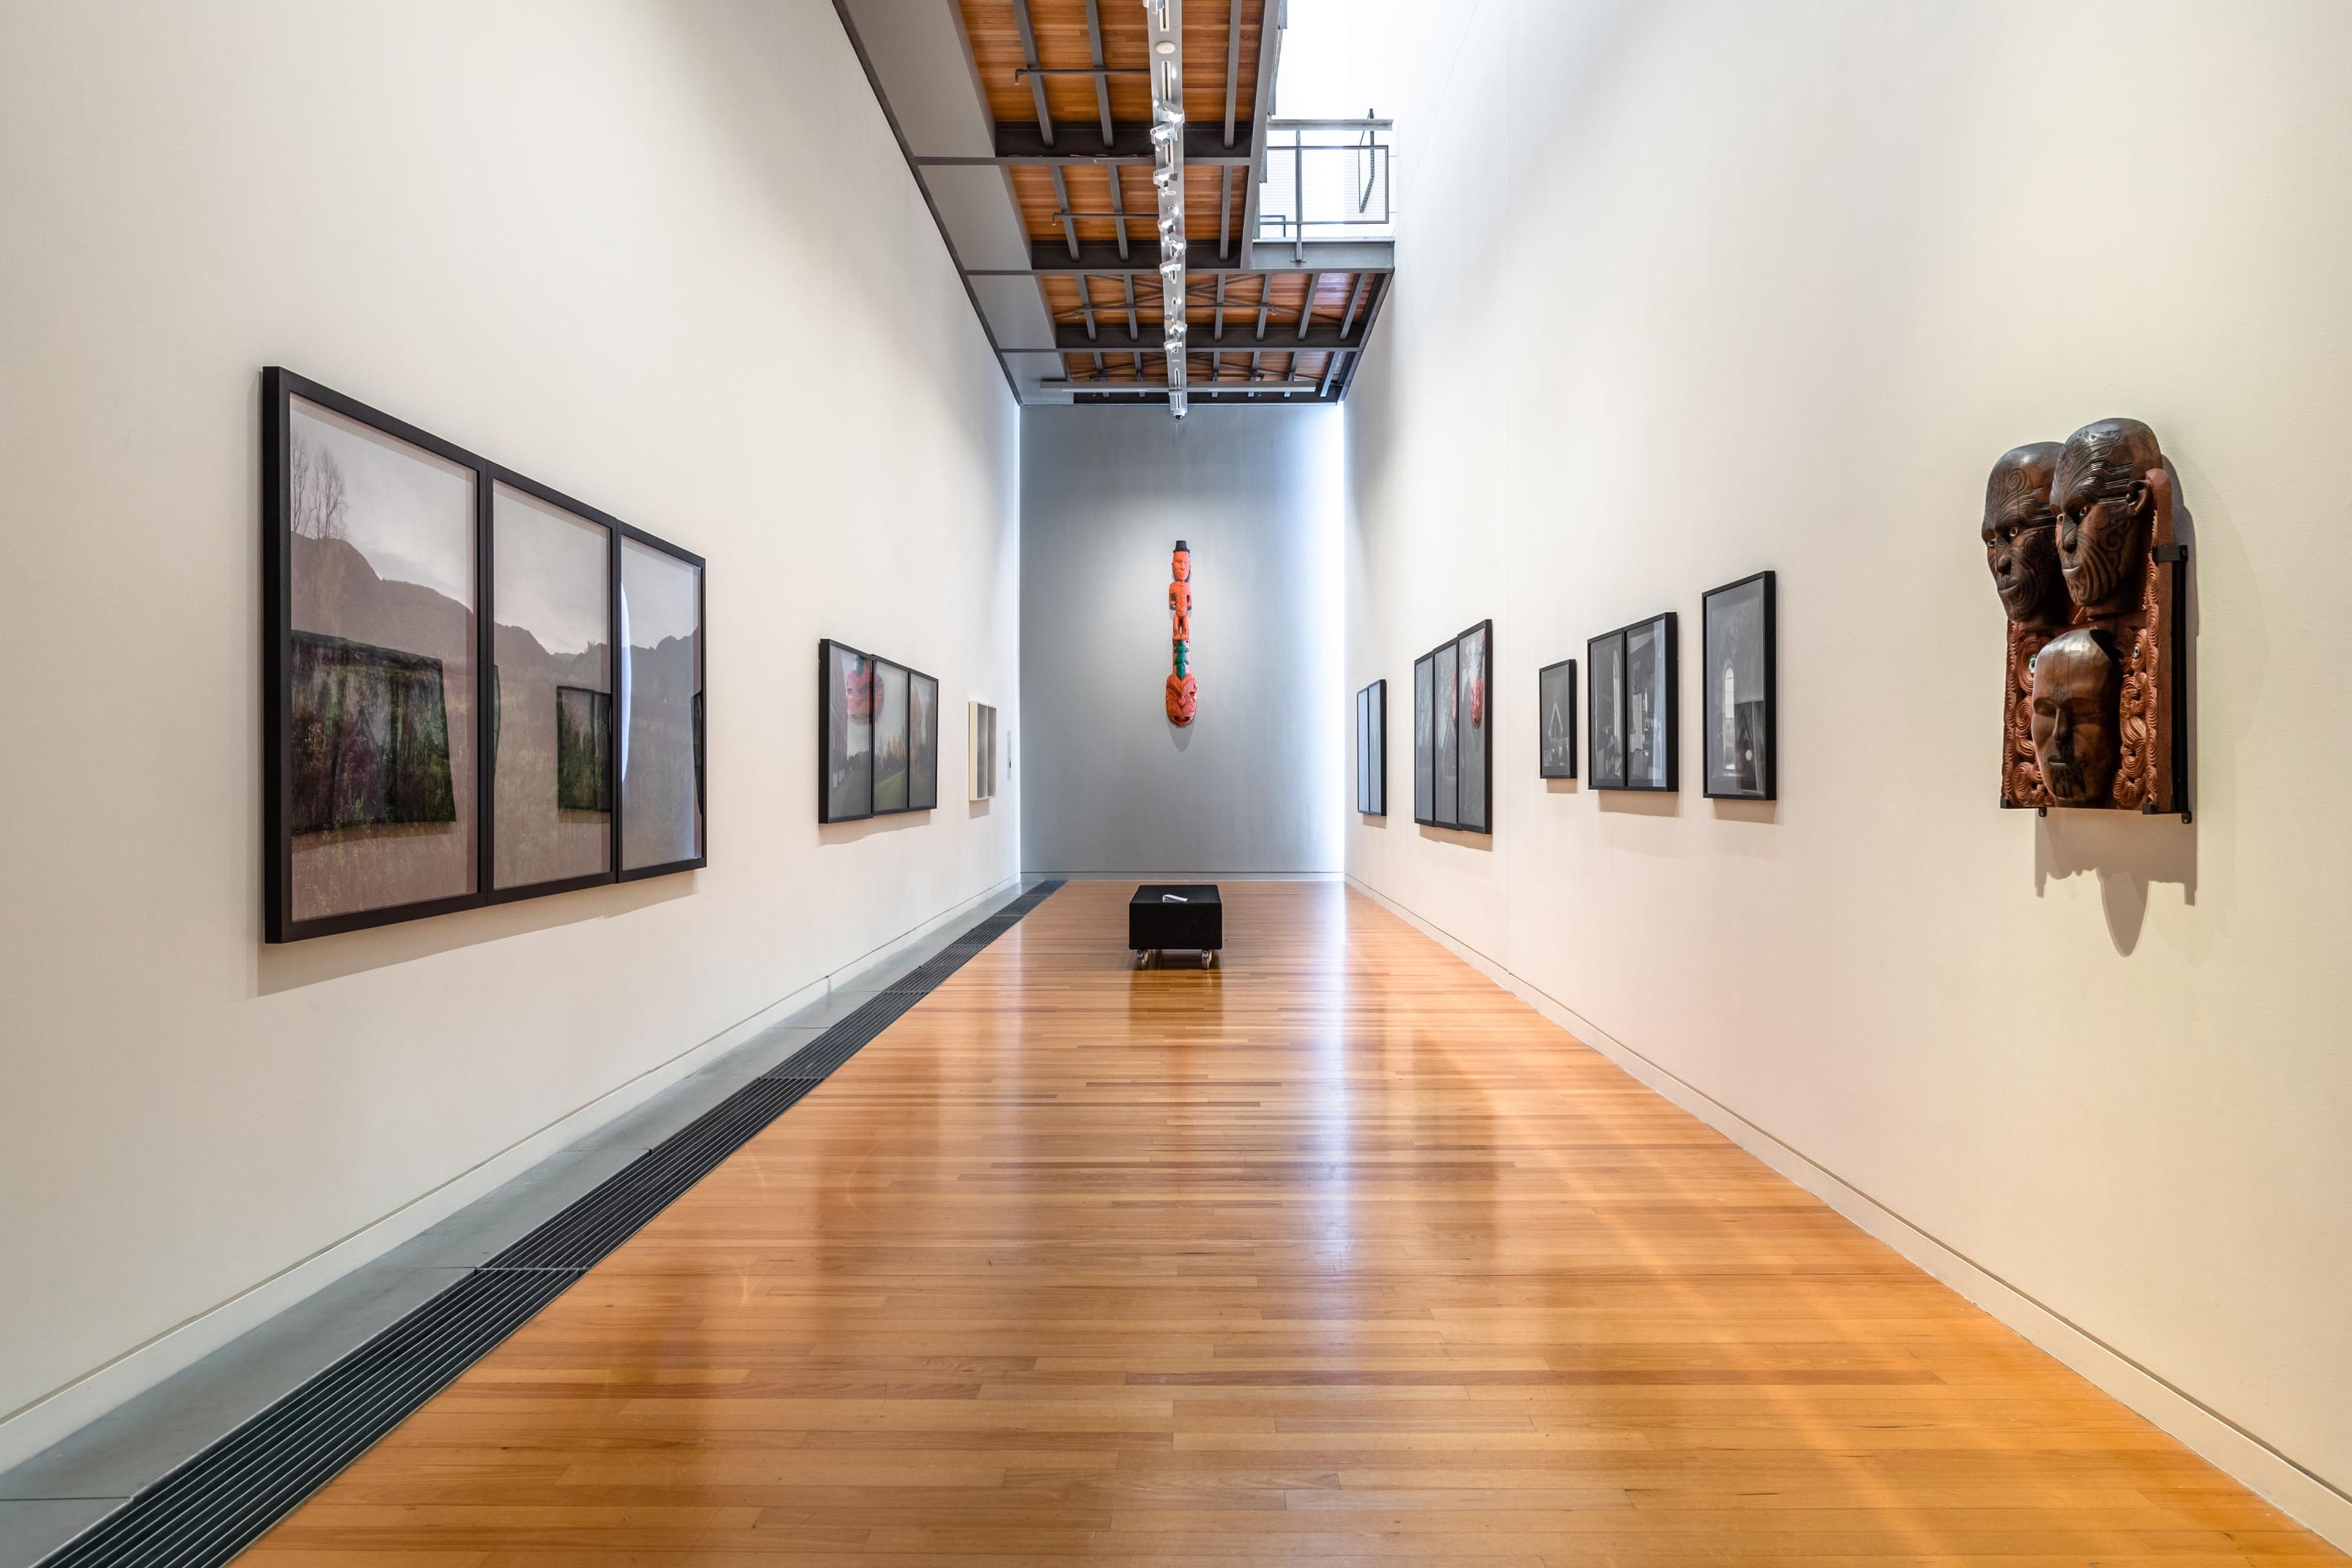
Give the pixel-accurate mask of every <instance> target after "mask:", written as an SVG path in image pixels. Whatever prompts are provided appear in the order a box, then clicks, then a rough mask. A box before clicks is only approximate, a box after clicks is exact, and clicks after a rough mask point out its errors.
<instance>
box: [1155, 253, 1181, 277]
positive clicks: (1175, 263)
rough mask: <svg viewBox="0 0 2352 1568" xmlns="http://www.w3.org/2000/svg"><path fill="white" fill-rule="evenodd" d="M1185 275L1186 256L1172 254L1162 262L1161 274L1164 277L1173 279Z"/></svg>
mask: <svg viewBox="0 0 2352 1568" xmlns="http://www.w3.org/2000/svg"><path fill="white" fill-rule="evenodd" d="M1183 275H1184V258H1182V257H1181V256H1171V257H1170V258H1168V259H1167V260H1165V261H1163V262H1161V263H1160V276H1161V277H1162V278H1166V279H1177V278H1181V277H1182V276H1183Z"/></svg>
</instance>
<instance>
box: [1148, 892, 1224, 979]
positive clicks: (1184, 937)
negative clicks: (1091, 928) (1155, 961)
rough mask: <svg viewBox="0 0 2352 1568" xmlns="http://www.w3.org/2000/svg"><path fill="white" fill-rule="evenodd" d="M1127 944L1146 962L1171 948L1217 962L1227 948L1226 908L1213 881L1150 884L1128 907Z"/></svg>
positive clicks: (1208, 961) (1202, 959) (1205, 961)
mask: <svg viewBox="0 0 2352 1568" xmlns="http://www.w3.org/2000/svg"><path fill="white" fill-rule="evenodd" d="M1127 945H1128V946H1129V948H1132V949H1133V950H1134V951H1135V952H1136V954H1137V955H1138V956H1139V958H1141V959H1143V960H1144V961H1145V962H1150V959H1152V958H1154V957H1156V956H1158V955H1159V954H1160V953H1161V952H1167V951H1169V950H1170V949H1179V950H1192V951H1195V952H1199V953H1200V955H1201V962H1202V963H1204V964H1208V963H1216V962H1217V950H1218V949H1219V948H1221V947H1223V946H1224V945H1225V906H1224V905H1223V903H1222V902H1220V901H1219V900H1218V898H1217V889H1216V885H1215V884H1214V883H1213V882H1187V883H1171V882H1148V883H1146V884H1144V885H1143V886H1142V887H1140V888H1138V889H1135V897H1134V898H1132V899H1130V900H1128V905H1127Z"/></svg>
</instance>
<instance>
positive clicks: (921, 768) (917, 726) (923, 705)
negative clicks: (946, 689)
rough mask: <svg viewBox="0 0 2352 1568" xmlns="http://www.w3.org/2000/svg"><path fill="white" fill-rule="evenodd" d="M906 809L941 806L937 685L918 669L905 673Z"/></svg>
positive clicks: (921, 809) (938, 691)
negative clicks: (906, 738)
mask: <svg viewBox="0 0 2352 1568" xmlns="http://www.w3.org/2000/svg"><path fill="white" fill-rule="evenodd" d="M907 731H908V741H907V748H908V773H907V809H908V810H909V811H930V810H933V809H934V808H936V807H937V806H938V805H939V804H940V682H939V678H938V677H937V676H933V675H925V674H924V673H923V672H922V671H921V670H919V669H910V670H908V672H907Z"/></svg>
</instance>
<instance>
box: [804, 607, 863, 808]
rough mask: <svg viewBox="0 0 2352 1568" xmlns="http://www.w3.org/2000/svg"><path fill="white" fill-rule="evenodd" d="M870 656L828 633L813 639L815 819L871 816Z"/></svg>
mask: <svg viewBox="0 0 2352 1568" xmlns="http://www.w3.org/2000/svg"><path fill="white" fill-rule="evenodd" d="M875 662H876V661H875V660H874V658H872V657H871V656H870V655H868V654H865V653H862V652H860V651H859V650H857V649H856V648H854V647H850V646H849V645H848V644H847V643H839V642H835V641H834V640H832V639H831V638H830V637H828V638H826V639H825V640H824V641H823V642H821V643H819V644H817V648H816V679H817V705H816V707H817V725H818V729H819V735H818V739H817V769H818V772H817V795H816V819H817V820H818V821H819V822H857V821H860V820H863V819H864V818H866V817H868V816H873V815H874V666H875Z"/></svg>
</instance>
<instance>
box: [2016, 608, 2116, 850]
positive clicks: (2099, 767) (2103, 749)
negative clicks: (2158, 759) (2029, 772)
mask: <svg viewBox="0 0 2352 1568" xmlns="http://www.w3.org/2000/svg"><path fill="white" fill-rule="evenodd" d="M2122 686H2123V682H2122V680H2121V679H2120V678H2119V677H2118V676H2117V675H2116V658H2115V655H2113V654H2112V653H2109V652H2108V651H2107V648H2106V645H2105V641H2104V639H2103V637H2102V636H2101V634H2100V633H2098V632H2095V631H2092V630H2090V629H2089V628H2087V627H2082V626H2078V627H2076V628H2075V629H2074V630H2073V631H2071V632H2062V633H2060V634H2059V635H2058V636H2057V637H2053V638H2051V639H2050V641H2049V642H2047V643H2046V644H2044V645H2043V646H2042V651H2041V652H2040V653H2039V654H2037V655H2035V656H2034V659H2033V706H2032V720H2031V721H2030V722H2031V724H2032V731H2033V754H2034V756H2035V757H2036V758H2037V759H2039V761H2040V763H2041V764H2042V787H2043V788H2045V789H2047V790H2048V791H2049V792H2050V798H2051V799H2052V800H2053V801H2055V802H2057V803H2058V804H2059V805H2096V804H2097V803H2098V801H2099V799H2100V798H2101V797H2102V796H2104V795H2105V794H2106V793H2107V790H2108V788H2109V786H2110V785H2112V784H2114V783H2115V777H2116V697H2117V696H2118V695H2119V693H2120V692H2121V689H2122Z"/></svg>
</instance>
